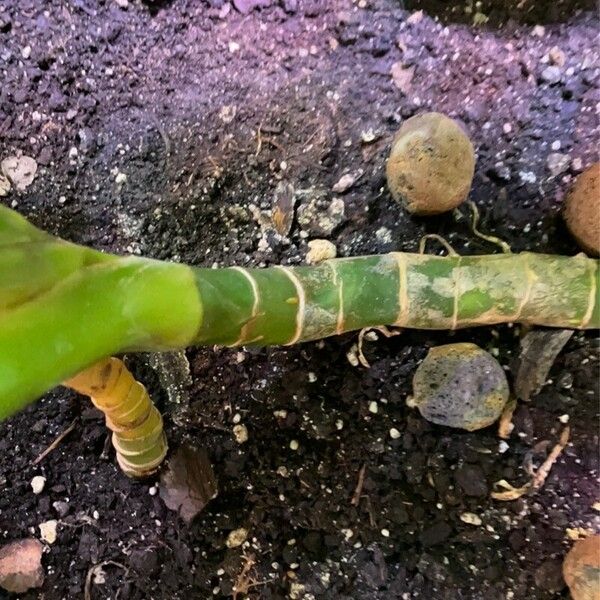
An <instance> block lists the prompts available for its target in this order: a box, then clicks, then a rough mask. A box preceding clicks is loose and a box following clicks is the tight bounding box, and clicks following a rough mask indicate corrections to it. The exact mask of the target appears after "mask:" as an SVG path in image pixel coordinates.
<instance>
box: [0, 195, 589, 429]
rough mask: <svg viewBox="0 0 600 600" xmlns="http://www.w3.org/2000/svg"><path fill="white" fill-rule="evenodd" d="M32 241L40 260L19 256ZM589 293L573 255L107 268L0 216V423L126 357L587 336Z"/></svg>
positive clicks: (118, 263)
mask: <svg viewBox="0 0 600 600" xmlns="http://www.w3.org/2000/svg"><path fill="white" fill-rule="evenodd" d="M40 241H43V242H44V244H47V246H46V247H47V248H52V249H53V251H52V252H50V251H48V252H44V251H40V252H39V253H37V254H36V253H34V254H32V255H31V256H30V255H28V254H27V252H23V248H24V247H25V246H27V245H34V246H35V245H36V244H38V246H37V247H38V248H40V247H41V246H39V244H40ZM47 264H50V265H51V267H52V268H46V266H44V267H43V268H42V267H41V266H40V265H47ZM41 272H43V273H44V274H45V275H44V276H43V277H42V276H41V275H40V273H41ZM15 282H16V283H15ZM598 290H599V285H598V261H597V260H593V259H590V258H586V257H585V256H583V255H578V256H574V257H563V256H552V255H541V254H533V253H522V254H513V255H489V256H464V257H460V256H447V257H437V256H428V255H422V254H410V253H402V252H394V253H391V254H386V255H381V256H364V257H357V258H342V259H334V260H330V261H326V262H324V263H322V264H320V265H317V266H313V267H270V268H268V269H244V268H239V267H232V268H224V269H202V268H193V267H187V266H185V265H178V264H173V263H165V262H159V261H153V260H149V259H143V258H130V257H124V258H119V257H116V256H110V255H104V254H101V253H98V252H95V251H93V250H89V249H87V248H83V247H81V246H76V245H74V244H68V243H66V242H62V241H60V240H56V239H55V238H51V237H50V236H48V235H47V234H45V233H43V232H40V231H39V230H37V229H35V228H33V227H32V226H31V225H29V224H27V223H26V221H24V219H22V218H20V217H18V216H16V217H15V213H13V212H12V211H9V210H8V209H3V208H2V207H0V292H1V293H2V296H0V297H2V298H3V303H0V418H4V417H6V416H8V415H10V414H12V413H14V412H15V411H17V410H18V409H20V408H22V407H23V406H24V405H26V404H27V403H28V402H30V401H32V400H34V399H35V398H36V397H38V396H39V395H40V394H42V393H43V392H45V391H46V390H48V389H50V388H52V387H54V386H55V385H57V384H59V383H60V382H61V381H63V380H65V379H67V378H69V377H71V376H73V375H75V374H76V373H78V372H79V371H81V370H83V369H85V368H86V367H88V366H90V365H91V364H93V363H95V362H96V361H98V360H100V359H102V358H105V357H106V356H109V355H111V354H115V353H118V352H123V351H126V350H147V351H156V350H163V349H172V348H181V347H185V346H188V345H192V344H197V345H200V344H222V345H228V346H239V345H251V344H252V345H269V344H295V343H297V342H302V341H306V340H314V339H320V338H323V337H326V336H330V335H336V334H340V333H344V332H346V331H352V330H356V329H361V328H364V327H373V326H378V325H395V326H398V327H407V328H417V329H458V328H462V327H471V326H477V325H493V324H498V323H507V322H521V323H528V324H531V325H545V326H550V327H562V328H578V329H591V328H598V327H599V326H600V308H599V307H600V301H599V298H598Z"/></svg>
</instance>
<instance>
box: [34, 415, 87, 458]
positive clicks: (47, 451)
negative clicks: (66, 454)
mask: <svg viewBox="0 0 600 600" xmlns="http://www.w3.org/2000/svg"><path fill="white" fill-rule="evenodd" d="M77 421H78V419H73V422H72V423H71V424H70V425H69V426H68V427H67V428H66V429H65V430H64V431H63V432H62V433H60V434H59V435H58V436H57V437H56V439H55V440H54V441H53V442H52V443H51V444H50V445H49V446H48V447H47V448H46V449H45V450H44V451H43V452H41V453H40V454H39V455H38V456H37V457H36V459H35V460H34V461H33V462H32V463H31V464H32V465H37V464H38V463H39V462H41V461H42V460H44V458H46V456H48V454H50V452H52V450H54V449H55V448H56V447H57V446H58V445H59V444H60V443H61V442H62V441H63V440H64V439H65V438H66V437H67V436H68V435H69V434H70V433H71V431H73V429H75V425H77Z"/></svg>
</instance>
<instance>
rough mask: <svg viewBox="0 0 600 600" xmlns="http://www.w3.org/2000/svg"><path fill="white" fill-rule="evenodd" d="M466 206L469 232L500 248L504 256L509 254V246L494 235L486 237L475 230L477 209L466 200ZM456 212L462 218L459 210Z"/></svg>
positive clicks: (472, 203) (477, 216)
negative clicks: (469, 212)
mask: <svg viewBox="0 0 600 600" xmlns="http://www.w3.org/2000/svg"><path fill="white" fill-rule="evenodd" d="M467 204H468V206H469V208H470V209H471V231H472V232H473V235H476V236H477V237H478V238H481V239H482V240H485V241H486V242H490V243H491V244H496V245H497V246H500V248H501V249H502V252H504V253H505V254H511V253H512V250H511V249H510V246H509V245H508V244H507V243H506V242H505V241H504V240H501V239H500V238H499V237H496V236H495V235H487V234H485V233H482V232H481V231H479V229H477V226H478V225H479V209H478V208H477V206H476V204H475V203H474V202H473V201H472V200H468V201H467ZM456 211H457V212H458V214H459V215H461V216H462V213H461V212H460V210H458V209H456Z"/></svg>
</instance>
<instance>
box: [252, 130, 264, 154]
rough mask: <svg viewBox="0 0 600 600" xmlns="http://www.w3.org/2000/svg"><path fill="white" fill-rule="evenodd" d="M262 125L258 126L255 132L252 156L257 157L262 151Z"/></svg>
mask: <svg viewBox="0 0 600 600" xmlns="http://www.w3.org/2000/svg"><path fill="white" fill-rule="evenodd" d="M261 129H262V123H261V124H260V125H259V126H258V129H257V131H256V152H255V153H254V156H258V155H259V154H260V151H261V150H262V135H261Z"/></svg>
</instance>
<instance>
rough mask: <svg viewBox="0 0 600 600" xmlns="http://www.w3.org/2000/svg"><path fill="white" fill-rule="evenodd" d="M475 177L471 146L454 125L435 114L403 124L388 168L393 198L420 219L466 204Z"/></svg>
mask: <svg viewBox="0 0 600 600" xmlns="http://www.w3.org/2000/svg"><path fill="white" fill-rule="evenodd" d="M474 172H475V151H474V149H473V144H472V143H471V140H470V139H469V137H468V136H467V134H466V133H465V132H464V130H463V129H462V127H461V126H460V125H459V124H458V123H457V122H456V121H453V120H452V119H450V118H449V117H447V116H446V115H442V114H440V113H435V112H431V113H425V114H422V115H417V116H416V117H411V118H410V119H408V120H407V121H405V122H404V123H403V124H402V126H401V127H400V129H399V131H398V133H397V134H396V137H395V139H394V143H393V144H392V150H391V152H390V156H389V158H388V161H387V165H386V175H387V182H388V187H389V189H390V192H391V193H392V196H393V197H394V199H395V200H398V201H400V202H402V204H404V206H405V207H406V209H407V210H408V211H409V212H411V213H414V214H416V215H436V214H439V213H443V212H446V211H449V210H452V209H453V208H456V207H457V206H458V205H459V204H461V203H462V202H463V201H464V200H465V199H466V197H467V195H468V193H469V190H470V189H471V182H472V181H473V173H474Z"/></svg>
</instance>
